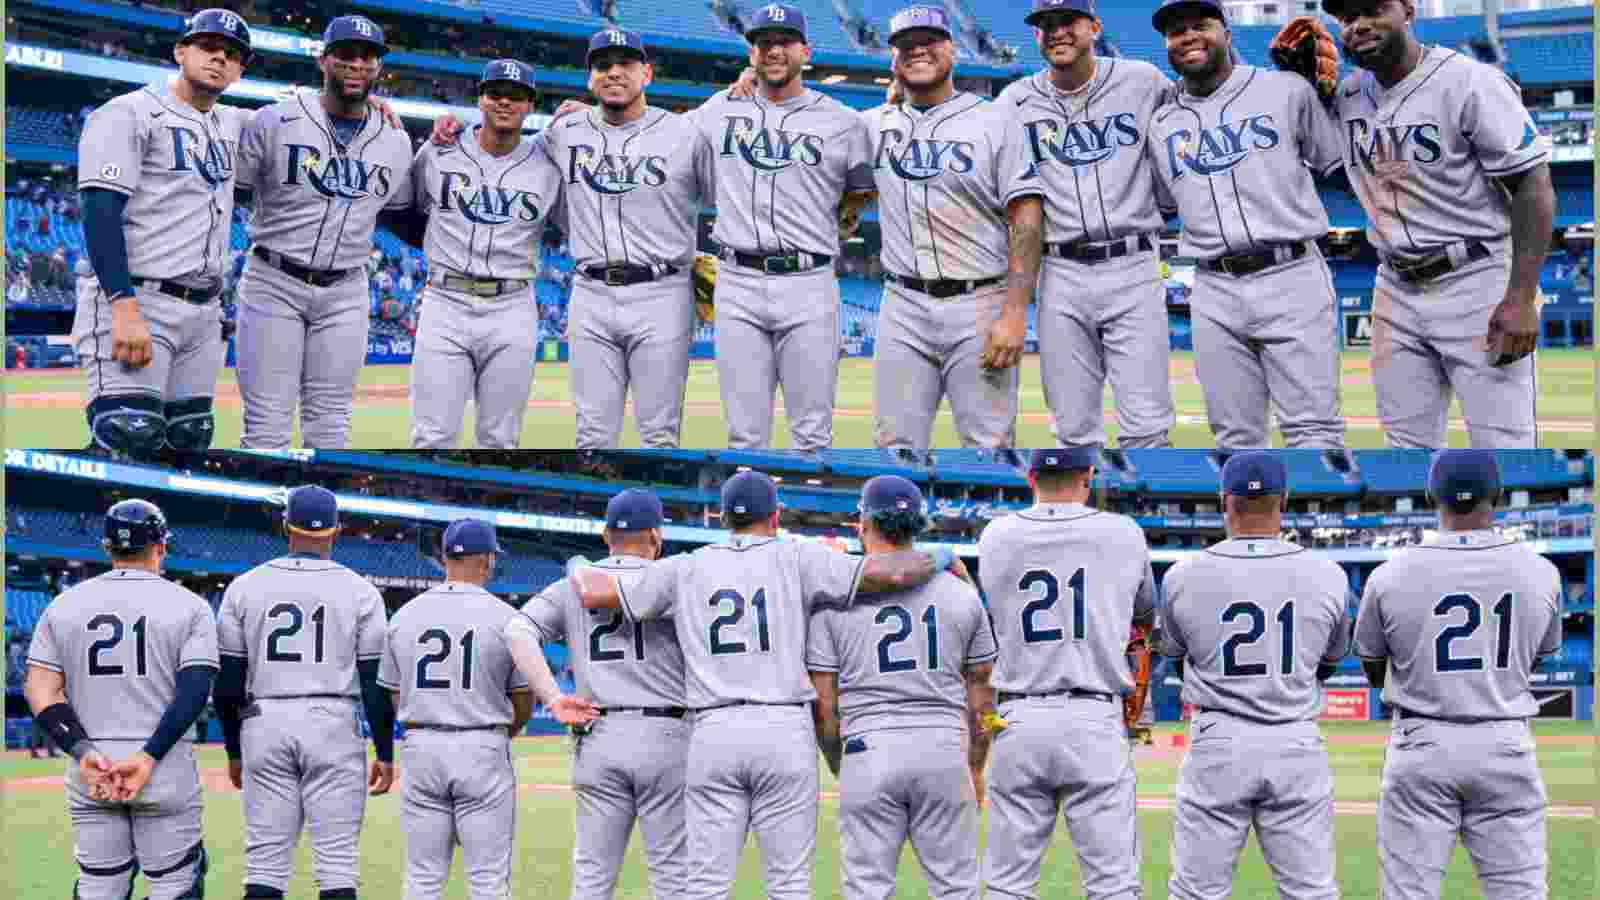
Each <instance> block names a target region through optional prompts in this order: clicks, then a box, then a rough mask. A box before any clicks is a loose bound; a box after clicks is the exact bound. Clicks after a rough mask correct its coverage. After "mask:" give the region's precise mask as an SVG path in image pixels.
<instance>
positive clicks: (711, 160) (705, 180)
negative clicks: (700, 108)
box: [694, 119, 717, 208]
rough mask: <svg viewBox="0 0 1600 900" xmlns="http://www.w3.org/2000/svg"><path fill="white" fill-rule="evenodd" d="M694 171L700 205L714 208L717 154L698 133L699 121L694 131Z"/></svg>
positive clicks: (696, 122)
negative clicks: (698, 186)
mask: <svg viewBox="0 0 1600 900" xmlns="http://www.w3.org/2000/svg"><path fill="white" fill-rule="evenodd" d="M694 170H695V176H696V179H697V180H698V181H699V182H700V203H701V205H702V206H709V207H712V208H715V207H716V205H717V154H716V151H715V149H714V148H713V147H712V146H711V141H710V139H708V138H707V137H706V136H705V135H704V134H702V133H701V132H700V126H699V120H698V119H696V120H695V129H694Z"/></svg>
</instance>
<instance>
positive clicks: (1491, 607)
mask: <svg viewBox="0 0 1600 900" xmlns="http://www.w3.org/2000/svg"><path fill="white" fill-rule="evenodd" d="M1560 647H1561V575H1560V573H1559V571H1558V570H1557V569H1556V567H1555V565H1554V564H1553V563H1551V562H1550V561H1549V560H1547V559H1545V558H1543V557H1541V556H1539V555H1538V554H1537V553H1535V552H1534V551H1533V550H1532V549H1530V548H1529V547H1528V546H1527V545H1526V544H1523V543H1520V542H1518V541H1515V540H1512V539H1509V538H1506V537H1503V536H1501V535H1499V534H1496V533H1495V532H1493V531H1443V532H1440V533H1438V534H1437V535H1435V536H1433V537H1431V538H1429V539H1428V540H1427V541H1426V542H1424V543H1423V544H1422V545H1420V546H1417V547H1412V548H1408V549H1405V550H1402V551H1400V552H1399V553H1397V554H1395V555H1394V556H1392V557H1390V559H1389V560H1388V561H1387V562H1385V563H1383V564H1382V565H1380V566H1378V568H1377V569H1375V570H1373V572H1372V575H1371V576H1370V577H1369V578H1368V579H1367V585H1366V589H1365V592H1364V594H1363V596H1362V598H1361V610H1360V612H1359V613H1358V614H1357V615H1356V653H1357V655H1359V656H1361V657H1362V658H1364V659H1387V660H1388V674H1387V677H1386V678H1385V681H1384V686H1383V699H1384V702H1385V703H1387V704H1389V705H1390V706H1391V707H1397V708H1400V709H1403V710H1405V711H1407V712H1408V713H1414V714H1417V715H1421V716H1434V717H1438V718H1441V719H1447V720H1448V721H1437V720H1435V719H1418V718H1415V717H1414V716H1410V715H1403V714H1400V713H1397V714H1396V715H1395V717H1394V726H1393V731H1392V733H1391V734H1390V737H1389V747H1388V752H1386V753H1385V754H1384V766H1383V782H1382V786H1381V788H1380V791H1379V795H1378V860H1379V864H1380V867H1381V871H1382V883H1383V894H1384V896H1385V897H1406V898H1423V900H1436V898H1438V897H1439V896H1440V882H1441V873H1443V871H1444V870H1445V868H1446V866H1447V865H1448V864H1449V860H1450V856H1451V854H1452V853H1453V852H1454V850H1455V845H1456V841H1457V838H1458V837H1459V839H1460V840H1461V842H1462V843H1463V844H1465V845H1466V849H1467V852H1468V854H1470V855H1471V856H1472V857H1473V859H1475V860H1494V861H1495V867H1496V868H1495V869H1494V870H1487V869H1486V868H1485V867H1483V866H1480V875H1479V878H1480V880H1481V882H1482V888H1483V891H1484V894H1485V895H1486V896H1491V897H1500V896H1505V897H1511V896H1523V897H1543V896H1545V895H1546V892H1547V891H1548V889H1549V888H1548V872H1549V864H1550V856H1549V850H1548V847H1547V845H1546V834H1545V817H1546V812H1547V804H1548V802H1549V801H1548V795H1547V793H1546V791H1545V785H1544V777H1543V775H1542V774H1541V772H1540V770H1539V759H1538V753H1537V745H1536V743H1535V740H1534V736H1533V733H1532V731H1531V730H1530V728H1529V726H1528V722H1527V719H1529V718H1531V717H1533V716H1534V715H1537V713H1538V702H1537V701H1536V700H1535V699H1534V697H1533V694H1532V692H1531V691H1529V689H1528V683H1529V673H1530V671H1531V669H1532V668H1533V664H1534V661H1535V660H1536V659H1537V658H1539V657H1541V656H1547V655H1549V654H1552V653H1554V652H1556V651H1557V650H1559V649H1560ZM1446 749H1448V752H1445V750H1446Z"/></svg>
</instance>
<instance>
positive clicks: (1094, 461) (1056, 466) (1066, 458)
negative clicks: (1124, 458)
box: [1028, 446, 1100, 472]
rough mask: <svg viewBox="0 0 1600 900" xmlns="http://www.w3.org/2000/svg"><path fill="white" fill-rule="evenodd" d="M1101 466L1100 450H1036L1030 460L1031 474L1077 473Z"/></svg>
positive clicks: (1089, 448)
mask: <svg viewBox="0 0 1600 900" xmlns="http://www.w3.org/2000/svg"><path fill="white" fill-rule="evenodd" d="M1099 464H1100V448H1099V447H1097V446H1088V447H1059V448H1057V449H1054V450H1035V451H1033V453H1032V455H1031V456H1029V458H1028V471H1030V472H1075V471H1078V470H1080V469H1088V468H1092V467H1094V466H1096V465H1099Z"/></svg>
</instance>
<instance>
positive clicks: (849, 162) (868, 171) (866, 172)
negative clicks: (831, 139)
mask: <svg viewBox="0 0 1600 900" xmlns="http://www.w3.org/2000/svg"><path fill="white" fill-rule="evenodd" d="M846 135H847V139H848V140H849V151H848V153H847V154H846V156H845V169H844V189H845V190H846V191H847V192H848V191H871V190H876V189H877V187H878V181H877V179H876V178H874V177H873V175H872V129H870V128H868V127H867V120H866V119H863V118H861V117H860V116H859V115H856V114H855V113H851V114H850V127H849V129H848V130H847V131H846Z"/></svg>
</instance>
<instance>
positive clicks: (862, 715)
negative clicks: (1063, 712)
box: [806, 475, 996, 900]
mask: <svg viewBox="0 0 1600 900" xmlns="http://www.w3.org/2000/svg"><path fill="white" fill-rule="evenodd" d="M925 508H926V507H925V504H924V503H923V499H922V492H921V491H919V490H918V489H917V486H916V485H915V484H912V483H911V482H910V481H908V480H906V479H904V478H901V477H900V476H898V475H880V476H878V477H876V478H873V479H871V480H870V481H868V482H867V483H866V484H865V485H864V486H863V487H862V489H861V524H860V532H861V544H862V548H863V549H864V550H865V551H866V552H867V553H880V552H893V551H895V550H909V549H911V542H912V541H913V540H914V539H915V538H916V536H917V535H919V534H921V533H922V532H923V530H924V529H925V528H926V527H927V524H928V519H927V516H926V514H925ZM882 599H883V601H884V602H883V603H882V604H881V605H877V606H875V607H864V606H858V607H854V608H852V609H849V610H818V611H817V612H815V613H814V614H812V616H811V620H810V626H809V628H810V633H809V636H808V638H807V641H806V668H807V669H809V670H810V671H811V683H812V685H813V687H814V688H815V689H816V692H817V701H816V705H815V707H814V709H813V716H814V718H815V721H816V729H817V744H818V746H819V747H821V749H822V753H823V756H824V757H825V758H826V759H827V761H828V767H829V768H830V769H832V770H833V773H834V774H835V775H837V776H839V843H840V868H841V869H842V871H843V875H844V878H843V887H844V896H845V897H847V898H851V900H855V898H863V900H867V898H872V900H888V898H891V897H893V896H894V895H895V881H896V879H895V874H896V872H897V870H898V869H899V866H900V850H901V847H902V846H903V845H904V844H905V842H906V839H907V838H910V840H911V846H912V848H913V849H915V850H916V853H917V859H919V860H920V861H921V862H922V871H923V873H924V874H925V875H926V876H927V879H928V888H929V893H930V895H931V896H933V897H951V898H955V897H962V898H974V900H975V898H977V896H978V880H979V874H978V805H979V804H980V803H982V795H981V794H978V793H976V791H977V789H978V788H980V787H981V785H982V784H983V766H984V763H985V761H986V760H987V758H988V755H989V739H988V735H987V734H986V733H985V728H986V726H985V725H984V724H983V716H984V714H985V713H988V712H992V711H993V710H994V695H993V692H992V691H990V689H989V671H990V669H991V668H992V667H993V665H994V659H995V655H996V650H995V637H994V628H993V626H992V625H990V624H989V616H988V613H986V612H984V609H983V601H982V600H980V599H979V598H978V592H977V591H976V590H975V589H974V588H973V587H972V585H970V584H967V583H966V582H964V581H961V580H960V579H958V578H957V577H955V576H954V575H951V574H948V573H941V574H939V575H937V576H935V578H934V579H933V580H932V581H930V582H928V583H927V584H924V585H921V586H920V587H916V588H912V589H910V590H907V591H903V592H898V593H893V594H890V595H888V596H886V597H884V598H882ZM969 746H970V748H971V749H970V751H969V749H968V748H969Z"/></svg>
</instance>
